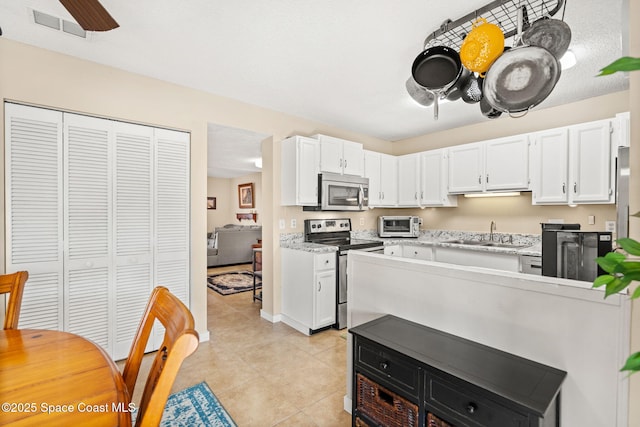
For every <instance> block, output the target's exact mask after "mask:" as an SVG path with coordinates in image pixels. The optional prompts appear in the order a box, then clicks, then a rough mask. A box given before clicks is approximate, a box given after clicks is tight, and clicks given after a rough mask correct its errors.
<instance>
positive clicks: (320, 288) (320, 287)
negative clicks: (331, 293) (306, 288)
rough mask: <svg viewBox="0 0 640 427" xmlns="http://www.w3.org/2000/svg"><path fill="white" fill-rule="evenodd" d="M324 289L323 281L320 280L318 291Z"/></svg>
mask: <svg viewBox="0 0 640 427" xmlns="http://www.w3.org/2000/svg"><path fill="white" fill-rule="evenodd" d="M321 290H322V282H318V292H320V291H321Z"/></svg>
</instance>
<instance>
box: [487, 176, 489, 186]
mask: <svg viewBox="0 0 640 427" xmlns="http://www.w3.org/2000/svg"><path fill="white" fill-rule="evenodd" d="M488 183H489V174H487V184H488Z"/></svg>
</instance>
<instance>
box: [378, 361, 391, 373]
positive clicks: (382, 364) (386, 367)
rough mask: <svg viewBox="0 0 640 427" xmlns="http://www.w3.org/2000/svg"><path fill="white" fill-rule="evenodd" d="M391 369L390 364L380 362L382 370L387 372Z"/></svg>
mask: <svg viewBox="0 0 640 427" xmlns="http://www.w3.org/2000/svg"><path fill="white" fill-rule="evenodd" d="M388 368H389V362H380V369H382V370H383V371H386V370H387V369H388Z"/></svg>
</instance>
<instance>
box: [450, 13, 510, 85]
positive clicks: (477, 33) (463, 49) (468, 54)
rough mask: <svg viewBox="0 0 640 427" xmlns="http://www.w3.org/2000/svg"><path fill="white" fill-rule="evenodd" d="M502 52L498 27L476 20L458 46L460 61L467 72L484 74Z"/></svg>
mask: <svg viewBox="0 0 640 427" xmlns="http://www.w3.org/2000/svg"><path fill="white" fill-rule="evenodd" d="M503 51H504V34H503V33H502V30H501V29H500V27H498V26H497V25H494V24H490V23H488V22H487V20H486V19H484V18H478V19H477V20H475V21H474V22H473V24H472V29H471V31H470V32H469V34H467V37H465V39H464V41H463V42H462V46H460V61H461V62H462V65H464V66H465V67H466V68H467V69H468V70H470V71H474V72H476V73H480V74H484V73H485V72H486V71H487V70H488V69H489V67H490V66H491V64H492V63H493V61H495V60H496V59H497V58H498V57H499V56H500V55H502V52H503Z"/></svg>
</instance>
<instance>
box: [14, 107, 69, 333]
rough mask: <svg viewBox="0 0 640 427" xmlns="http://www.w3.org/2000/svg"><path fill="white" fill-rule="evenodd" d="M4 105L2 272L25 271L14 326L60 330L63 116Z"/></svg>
mask: <svg viewBox="0 0 640 427" xmlns="http://www.w3.org/2000/svg"><path fill="white" fill-rule="evenodd" d="M4 107H5V189H6V194H5V215H6V234H5V242H4V244H5V268H6V271H8V272H13V271H21V270H26V271H28V272H29V281H28V282H27V286H25V289H24V294H23V297H22V306H21V307H22V308H21V310H20V322H19V324H18V327H20V328H22V329H27V328H36V329H57V330H62V329H63V269H62V267H63V218H64V216H63V212H64V211H63V191H64V190H63V188H64V187H63V179H62V170H63V169H62V127H63V126H62V113H61V112H59V111H53V110H47V109H43V108H34V107H27V106H23V105H17V104H10V103H5V104H4Z"/></svg>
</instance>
